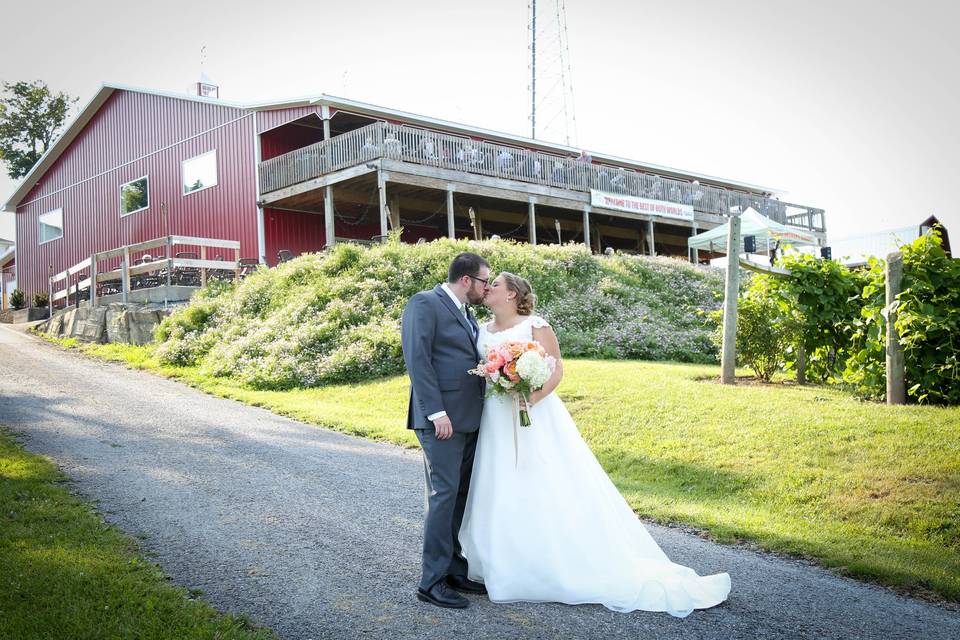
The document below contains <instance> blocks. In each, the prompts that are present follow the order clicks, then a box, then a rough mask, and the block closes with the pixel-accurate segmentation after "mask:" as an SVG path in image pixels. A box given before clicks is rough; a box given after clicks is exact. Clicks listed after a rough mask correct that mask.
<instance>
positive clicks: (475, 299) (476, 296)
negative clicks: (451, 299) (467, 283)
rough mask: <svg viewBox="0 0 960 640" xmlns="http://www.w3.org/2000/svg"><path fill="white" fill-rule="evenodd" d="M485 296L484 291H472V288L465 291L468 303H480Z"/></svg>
mask: <svg viewBox="0 0 960 640" xmlns="http://www.w3.org/2000/svg"><path fill="white" fill-rule="evenodd" d="M485 297H487V294H486V292H485V291H482V292H480V293H476V292H474V291H473V289H471V290H469V291H467V302H468V303H470V304H481V303H482V302H483V299H484V298H485Z"/></svg>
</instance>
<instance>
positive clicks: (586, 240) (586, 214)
mask: <svg viewBox="0 0 960 640" xmlns="http://www.w3.org/2000/svg"><path fill="white" fill-rule="evenodd" d="M583 244H584V246H585V247H586V248H587V249H591V247H590V205H585V206H584V207H583ZM591 251H592V249H591Z"/></svg>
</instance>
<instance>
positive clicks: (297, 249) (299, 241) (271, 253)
mask: <svg viewBox="0 0 960 640" xmlns="http://www.w3.org/2000/svg"><path fill="white" fill-rule="evenodd" d="M263 218H264V220H263V222H264V224H263V226H264V232H265V233H264V235H265V236H266V247H267V264H268V265H270V266H271V267H272V266H275V265H276V264H277V262H279V260H278V259H277V253H279V252H280V250H282V249H285V250H287V251H289V252H291V253H292V254H293V255H295V256H298V255H300V254H301V253H310V252H314V251H320V250H322V249H323V246H324V244H326V234H325V233H324V227H323V225H324V223H323V213H322V212H321V213H301V212H299V211H282V210H279V209H264V210H263Z"/></svg>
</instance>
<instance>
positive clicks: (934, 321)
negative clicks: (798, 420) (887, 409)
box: [844, 229, 960, 404]
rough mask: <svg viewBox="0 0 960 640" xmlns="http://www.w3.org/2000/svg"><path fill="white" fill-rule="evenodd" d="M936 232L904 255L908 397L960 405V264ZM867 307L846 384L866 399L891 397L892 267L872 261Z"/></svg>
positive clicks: (901, 300)
mask: <svg viewBox="0 0 960 640" xmlns="http://www.w3.org/2000/svg"><path fill="white" fill-rule="evenodd" d="M941 243H942V240H941V238H940V233H939V230H937V229H934V231H933V232H932V233H930V234H927V235H924V236H922V237H920V238H918V239H917V240H914V241H913V242H912V243H911V244H909V245H905V246H903V247H901V251H902V253H903V282H902V291H901V293H900V294H899V295H898V296H897V301H896V302H895V303H894V304H895V305H896V312H897V323H896V324H897V332H898V333H899V335H900V342H901V344H902V345H903V351H904V364H905V368H906V371H905V374H906V381H907V393H908V395H909V396H910V397H911V398H913V399H914V400H916V401H917V402H924V403H933V404H958V403H960V340H958V339H957V336H958V335H960V260H955V259H951V258H950V257H948V256H947V254H946V252H945V251H944V250H943V248H942V246H941ZM869 264H870V270H869V272H868V274H867V284H866V285H865V286H864V287H863V290H862V294H861V299H862V301H863V306H862V309H861V312H860V317H859V318H858V319H857V321H856V322H855V323H854V335H853V343H854V345H855V351H854V355H853V357H852V358H851V359H850V360H849V362H847V366H846V369H845V371H844V379H845V380H846V381H847V382H849V383H851V384H853V385H854V386H855V387H856V389H857V390H858V391H859V392H860V393H861V394H862V395H863V396H865V397H868V398H876V399H883V398H885V396H886V363H885V357H886V355H885V343H886V318H887V314H886V283H885V271H886V264H885V263H884V261H882V260H878V259H876V258H874V259H871V261H870V263H869Z"/></svg>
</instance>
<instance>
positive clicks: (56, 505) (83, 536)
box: [0, 427, 274, 640]
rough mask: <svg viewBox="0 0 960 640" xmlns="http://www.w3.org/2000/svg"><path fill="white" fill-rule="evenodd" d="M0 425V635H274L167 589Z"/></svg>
mask: <svg viewBox="0 0 960 640" xmlns="http://www.w3.org/2000/svg"><path fill="white" fill-rule="evenodd" d="M63 481H64V478H63V476H62V475H61V474H60V473H59V472H58V471H57V469H56V467H55V466H54V465H52V464H51V463H50V462H48V461H47V460H45V459H44V458H42V457H40V456H36V455H33V454H31V453H28V452H26V451H24V450H23V449H22V448H21V447H20V446H18V445H17V444H16V442H15V440H14V438H13V437H12V436H11V434H10V432H9V431H7V430H5V429H3V428H2V427H0V638H10V639H11V640H12V639H13V638H23V639H27V638H51V639H53V638H71V639H74V640H81V639H84V638H140V639H146V638H177V639H178V640H183V639H188V638H217V639H224V640H226V639H227V638H235V639H237V640H252V639H254V638H258V639H264V640H265V639H267V638H273V637H274V636H273V634H272V633H271V632H270V631H268V630H266V629H262V628H260V629H258V628H255V626H254V625H252V624H251V623H250V622H249V621H247V620H246V619H244V618H241V617H236V616H233V615H221V614H219V613H217V612H216V611H215V610H214V609H212V608H211V607H210V606H209V605H207V604H205V603H203V602H201V601H199V600H196V599H194V597H193V596H194V595H197V594H191V593H188V592H186V591H184V590H183V589H177V588H175V587H173V586H171V585H170V584H169V583H168V582H167V581H166V578H165V577H164V575H163V573H162V571H160V569H159V568H158V567H157V566H156V565H155V564H153V563H151V562H149V561H148V560H144V558H143V557H142V556H141V555H140V554H139V553H138V551H137V547H136V544H135V543H134V541H132V540H131V539H129V538H127V537H126V536H124V535H123V534H122V533H121V532H119V531H118V530H116V529H114V528H113V527H110V526H108V525H106V524H105V523H104V521H103V519H102V518H101V517H100V516H99V515H98V514H97V513H96V511H95V510H94V509H93V508H92V507H91V506H90V505H88V504H86V503H84V502H83V501H81V500H80V499H78V498H77V497H75V496H72V495H71V494H70V493H68V492H67V490H66V489H65V488H64V487H63V486H59V483H62V482H63Z"/></svg>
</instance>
